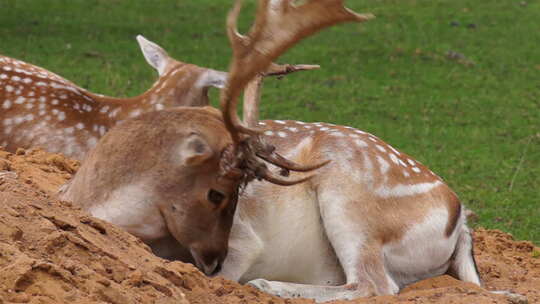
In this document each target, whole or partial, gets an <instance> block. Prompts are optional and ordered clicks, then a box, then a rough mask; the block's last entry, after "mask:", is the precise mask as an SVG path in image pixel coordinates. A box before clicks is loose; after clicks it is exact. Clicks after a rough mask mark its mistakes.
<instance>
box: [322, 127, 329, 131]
mask: <svg viewBox="0 0 540 304" xmlns="http://www.w3.org/2000/svg"><path fill="white" fill-rule="evenodd" d="M319 130H320V131H328V130H330V128H328V127H322V128H320V129H319Z"/></svg>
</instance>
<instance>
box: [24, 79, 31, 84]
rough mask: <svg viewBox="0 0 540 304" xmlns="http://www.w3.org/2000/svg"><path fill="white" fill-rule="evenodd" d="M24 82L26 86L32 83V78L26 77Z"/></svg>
mask: <svg viewBox="0 0 540 304" xmlns="http://www.w3.org/2000/svg"><path fill="white" fill-rule="evenodd" d="M23 82H24V83H26V84H29V83H32V78H30V77H26V78H25V79H23Z"/></svg>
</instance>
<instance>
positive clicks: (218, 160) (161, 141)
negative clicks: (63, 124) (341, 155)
mask: <svg viewBox="0 0 540 304" xmlns="http://www.w3.org/2000/svg"><path fill="white" fill-rule="evenodd" d="M326 2H329V1H326ZM329 3H332V5H331V7H330V8H331V9H332V10H333V11H334V13H332V14H328V15H326V16H325V17H324V18H319V17H318V16H311V10H306V14H304V13H300V14H298V13H297V12H296V11H295V12H293V13H294V14H295V15H296V16H292V17H296V18H295V19H289V18H287V20H284V21H285V22H286V23H285V25H286V27H285V29H286V30H285V31H280V32H276V33H274V34H272V35H267V34H268V33H269V32H268V31H266V30H267V29H273V28H274V25H273V24H272V22H274V21H275V19H273V18H269V15H272V14H274V13H275V12H280V8H279V7H276V3H275V2H270V1H260V9H259V10H258V14H257V17H256V20H255V27H254V29H253V30H252V31H251V32H250V36H249V37H250V42H249V43H248V44H243V42H244V41H242V40H240V39H239V37H240V36H238V34H237V33H236V25H235V24H236V18H237V16H238V13H239V10H240V4H239V1H237V2H236V4H235V7H234V9H233V10H232V12H231V13H230V15H229V18H228V21H227V28H228V34H229V39H230V41H231V45H232V49H233V60H232V63H231V67H230V70H229V77H228V80H227V86H226V88H225V90H223V91H222V95H221V98H220V102H221V107H222V113H220V112H219V111H218V110H216V109H213V108H210V107H203V108H197V107H178V108H175V109H170V110H161V111H155V112H149V113H145V114H143V115H141V116H139V117H136V118H132V119H128V120H126V121H125V122H124V123H122V124H120V125H118V126H116V127H115V128H113V129H111V130H110V131H109V132H108V133H107V134H106V135H105V136H104V137H103V138H102V139H101V140H100V141H99V143H98V144H97V146H96V148H95V149H94V150H92V151H91V152H90V153H89V156H88V158H87V159H86V160H85V162H84V163H83V165H82V167H81V168H80V169H79V171H78V172H77V174H76V175H75V177H74V178H73V179H72V181H71V182H70V183H69V184H68V185H66V187H64V189H62V190H61V198H62V199H65V200H71V201H73V202H76V203H78V204H80V205H81V206H82V207H83V208H85V209H87V210H88V211H89V212H90V213H91V214H92V215H94V216H96V217H98V218H101V219H104V220H106V221H109V222H111V223H113V224H116V225H119V226H121V227H123V228H124V229H126V230H127V231H129V232H131V233H133V234H134V235H136V236H139V237H140V238H141V239H143V240H144V241H145V242H147V243H148V244H150V246H152V247H153V249H154V250H157V251H158V253H159V250H160V249H161V248H163V246H162V244H170V243H176V245H177V247H180V246H181V247H182V248H185V249H186V251H185V252H183V253H181V254H180V256H182V255H183V254H185V253H189V254H191V255H192V256H193V259H194V262H195V263H196V265H197V266H198V267H199V268H201V269H202V270H203V271H204V272H205V273H206V274H212V273H215V272H216V271H218V270H219V269H220V265H221V262H222V261H223V259H224V258H225V256H226V253H227V244H228V235H229V232H230V227H231V225H232V219H233V216H234V211H235V208H236V200H237V195H238V189H239V187H240V186H241V185H246V184H247V183H248V182H249V181H251V180H252V179H255V178H256V179H260V180H267V181H269V182H271V183H272V184H277V185H294V184H297V183H301V182H304V181H306V180H308V179H310V178H312V176H303V177H302V178H300V179H289V178H285V177H281V176H279V175H278V174H274V173H273V172H271V171H270V170H268V168H267V166H266V164H265V163H263V162H262V161H261V160H260V158H261V159H264V160H266V161H268V162H269V163H271V164H273V165H275V166H277V167H278V168H280V169H281V170H284V171H286V172H288V170H292V171H301V172H308V171H312V170H315V169H317V168H320V167H321V166H323V165H325V164H326V163H327V161H324V160H323V161H321V162H320V163H317V164H314V165H308V166H302V165H298V164H296V163H294V162H291V161H289V160H287V159H285V158H283V157H281V156H280V155H278V154H276V153H275V152H274V148H273V147H272V146H270V145H267V144H266V143H265V142H264V141H261V140H260V136H259V133H260V130H258V129H254V128H249V127H246V126H244V125H242V123H241V122H240V120H239V118H238V115H237V113H236V104H237V99H238V96H239V95H240V94H241V91H242V90H243V89H244V88H245V86H246V84H247V83H248V82H249V81H250V80H251V79H252V78H253V77H255V76H256V75H258V74H260V73H262V72H264V71H266V70H267V68H268V67H269V65H270V64H271V62H273V61H274V60H275V59H276V58H277V57H278V56H279V55H280V54H282V53H283V52H284V51H285V50H287V49H288V48H290V47H291V46H293V45H294V44H295V43H296V42H298V41H299V40H301V39H302V38H304V37H307V36H309V35H311V34H313V33H315V32H316V31H318V30H320V29H322V28H324V27H327V26H330V25H333V24H336V23H340V22H345V21H363V20H365V19H366V17H365V16H362V15H356V14H354V13H352V12H350V11H348V10H346V9H344V8H343V7H342V6H341V4H340V1H338V0H337V1H336V0H332V1H330V2H329ZM280 5H281V4H280ZM309 6H310V4H305V5H304V6H302V7H309ZM317 7H318V9H321V7H320V5H317ZM325 11H326V9H325ZM298 17H305V18H298ZM314 17H317V18H314ZM299 33H301V34H299ZM261 51H262V52H261Z"/></svg>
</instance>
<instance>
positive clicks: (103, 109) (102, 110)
mask: <svg viewBox="0 0 540 304" xmlns="http://www.w3.org/2000/svg"><path fill="white" fill-rule="evenodd" d="M108 111H109V106H104V107H102V108H101V109H100V110H99V113H102V114H104V113H107V112H108Z"/></svg>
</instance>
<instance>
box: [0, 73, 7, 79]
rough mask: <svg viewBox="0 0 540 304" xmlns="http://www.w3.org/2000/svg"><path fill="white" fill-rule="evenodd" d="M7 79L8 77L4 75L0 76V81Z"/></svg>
mask: <svg viewBox="0 0 540 304" xmlns="http://www.w3.org/2000/svg"><path fill="white" fill-rule="evenodd" d="M7 78H8V75H6V74H0V79H7Z"/></svg>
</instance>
